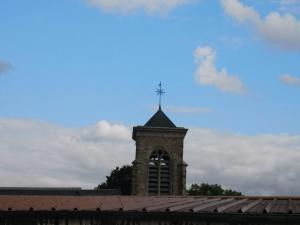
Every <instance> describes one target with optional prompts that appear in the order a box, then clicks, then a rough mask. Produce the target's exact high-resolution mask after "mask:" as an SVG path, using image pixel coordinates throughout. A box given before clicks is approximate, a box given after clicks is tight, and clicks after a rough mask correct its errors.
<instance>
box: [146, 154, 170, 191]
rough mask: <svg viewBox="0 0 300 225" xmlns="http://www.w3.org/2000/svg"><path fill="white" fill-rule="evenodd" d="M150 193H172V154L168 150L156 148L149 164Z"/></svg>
mask: <svg viewBox="0 0 300 225" xmlns="http://www.w3.org/2000/svg"><path fill="white" fill-rule="evenodd" d="M148 171H149V173H148V193H149V195H164V194H166V195H167V194H170V156H169V154H168V153H167V152H166V151H163V150H155V151H153V152H152V153H151V155H150V159H149V164H148Z"/></svg>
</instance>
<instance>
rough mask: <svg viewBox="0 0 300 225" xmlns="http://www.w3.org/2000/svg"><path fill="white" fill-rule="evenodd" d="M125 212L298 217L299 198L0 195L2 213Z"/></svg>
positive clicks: (299, 209) (299, 210)
mask: <svg viewBox="0 0 300 225" xmlns="http://www.w3.org/2000/svg"><path fill="white" fill-rule="evenodd" d="M29 209H31V210H34V211H41V210H44V211H51V210H53V209H55V210H56V211H74V210H76V211H81V210H82V211H87V210H88V211H99V210H100V211H122V212H131V211H134V212H143V213H154V212H161V213H165V214H166V215H167V213H172V212H173V213H174V212H176V213H190V214H199V213H214V214H220V213H221V214H249V213H252V214H298V215H300V197H297V196H294V197H293V196H290V197H289V196H287V197H280V196H270V197H264V196H195V197H193V196H161V197H154V196H153V197H138V196H20V195H19V196H11V195H9V196H5V195H2V196H0V212H1V211H2V212H3V211H15V210H23V211H27V210H29Z"/></svg>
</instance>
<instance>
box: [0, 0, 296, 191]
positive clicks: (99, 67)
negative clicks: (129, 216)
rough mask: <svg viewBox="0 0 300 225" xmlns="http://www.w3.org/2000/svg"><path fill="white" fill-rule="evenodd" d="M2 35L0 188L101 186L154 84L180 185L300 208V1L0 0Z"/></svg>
mask: <svg viewBox="0 0 300 225" xmlns="http://www.w3.org/2000/svg"><path fill="white" fill-rule="evenodd" d="M0 27H1V31H0V186H53V187H59V186H80V187H84V188H92V187H94V186H96V185H97V184H99V183H101V182H102V181H104V178H105V175H107V173H108V172H109V171H110V169H112V168H114V167H115V166H117V165H123V164H130V163H131V162H132V161H133V159H134V151H135V147H134V143H133V141H132V140H131V130H132V126H135V125H143V124H144V123H145V122H146V121H147V120H148V119H149V117H150V116H151V115H152V114H153V113H154V112H155V110H156V108H157V102H158V98H157V96H156V95H155V89H156V88H157V85H158V83H159V81H161V82H162V84H163V88H164V90H165V91H166V94H165V95H164V97H163V102H162V104H163V110H164V111H165V112H166V113H167V114H168V115H169V117H170V118H171V119H172V120H173V122H174V123H175V124H176V125H178V126H184V127H186V128H189V132H188V134H187V137H186V141H185V152H184V159H185V161H186V162H187V163H188V164H189V166H188V185H190V184H191V183H193V182H197V183H201V182H208V183H218V184H221V185H223V186H224V187H226V188H233V189H236V190H238V191H242V192H243V193H244V194H265V195H272V194H276V195H286V194H296V195H300V183H299V179H300V163H299V162H300V123H299V111H300V104H299V103H298V102H299V99H300V67H299V63H300V0H265V1H256V0H115V1H111V0H54V1H47V2H45V1H33V0H28V1H17V0H3V1H1V3H0Z"/></svg>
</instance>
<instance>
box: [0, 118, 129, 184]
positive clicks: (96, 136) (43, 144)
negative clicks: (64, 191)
mask: <svg viewBox="0 0 300 225" xmlns="http://www.w3.org/2000/svg"><path fill="white" fill-rule="evenodd" d="M130 134H131V131H130V130H129V129H128V128H127V127H125V126H122V125H112V124H110V123H108V122H107V121H101V122H99V123H98V124H96V125H94V126H89V127H84V128H80V129H68V128H65V127H61V126H57V125H52V124H49V123H44V122H37V121H24V120H14V119H0V143H1V144H0V186H82V187H90V188H91V187H94V186H96V185H97V184H99V183H101V182H102V181H104V180H105V176H106V175H107V174H108V173H109V171H110V170H111V169H113V168H114V167H116V166H119V165H123V164H130V163H131V162H132V161H133V157H134V154H135V149H134V145H133V142H131V141H130V137H131V136H130Z"/></svg>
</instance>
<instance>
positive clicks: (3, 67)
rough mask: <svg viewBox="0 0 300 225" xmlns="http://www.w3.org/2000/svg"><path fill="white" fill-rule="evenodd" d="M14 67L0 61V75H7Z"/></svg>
mask: <svg viewBox="0 0 300 225" xmlns="http://www.w3.org/2000/svg"><path fill="white" fill-rule="evenodd" d="M12 69H13V66H12V65H11V64H10V63H8V62H3V61H0V75H2V74H5V73H7V72H8V71H9V70H12Z"/></svg>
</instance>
